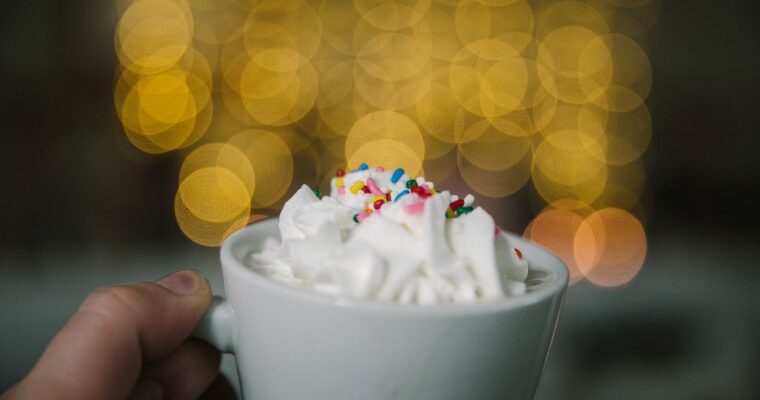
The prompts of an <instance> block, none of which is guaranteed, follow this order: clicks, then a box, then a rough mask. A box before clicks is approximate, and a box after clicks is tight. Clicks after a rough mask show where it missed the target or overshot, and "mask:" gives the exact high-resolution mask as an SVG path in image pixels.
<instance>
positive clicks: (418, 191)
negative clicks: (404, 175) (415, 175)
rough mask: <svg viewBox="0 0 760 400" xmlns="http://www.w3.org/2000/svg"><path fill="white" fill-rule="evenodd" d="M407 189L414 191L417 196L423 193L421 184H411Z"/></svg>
mask: <svg viewBox="0 0 760 400" xmlns="http://www.w3.org/2000/svg"><path fill="white" fill-rule="evenodd" d="M409 190H411V192H412V193H415V194H417V195H419V196H422V195H423V193H425V189H423V188H422V186H419V185H418V186H412V188H411V189H409Z"/></svg>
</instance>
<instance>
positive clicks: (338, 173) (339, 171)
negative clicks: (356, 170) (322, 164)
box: [335, 168, 346, 177]
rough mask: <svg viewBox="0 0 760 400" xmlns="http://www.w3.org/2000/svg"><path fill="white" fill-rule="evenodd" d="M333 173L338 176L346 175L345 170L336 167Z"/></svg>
mask: <svg viewBox="0 0 760 400" xmlns="http://www.w3.org/2000/svg"><path fill="white" fill-rule="evenodd" d="M335 175H337V176H338V177H341V176H344V175H346V170H345V169H343V168H338V170H337V171H335Z"/></svg>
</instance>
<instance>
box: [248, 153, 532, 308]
mask: <svg viewBox="0 0 760 400" xmlns="http://www.w3.org/2000/svg"><path fill="white" fill-rule="evenodd" d="M330 187H331V191H330V196H325V197H322V198H321V199H320V198H319V197H318V196H317V194H315V192H314V191H312V190H311V189H310V188H309V187H308V186H306V185H304V186H302V187H301V188H300V189H299V190H298V191H297V192H296V193H295V194H294V195H293V197H291V198H290V199H289V200H288V201H287V202H286V203H285V206H284V207H283V209H282V212H281V213H280V219H279V228H280V236H281V240H277V239H275V238H270V239H268V240H267V241H266V242H265V244H264V247H263V249H262V250H261V251H260V252H258V253H254V254H252V255H251V256H250V257H249V259H248V260H247V261H248V265H249V266H250V267H251V268H253V269H254V270H256V271H257V272H260V273H262V274H264V275H267V276H269V277H270V278H271V279H274V280H276V281H279V282H283V283H286V284H289V285H293V286H299V287H304V288H310V289H312V290H315V291H317V292H319V293H324V294H329V295H336V296H347V297H354V298H363V299H373V300H379V301H385V302H398V303H415V304H438V303H459V302H471V301H477V300H482V299H497V298H501V297H508V296H515V295H520V294H522V293H524V292H525V289H526V287H525V279H526V277H527V274H528V264H527V262H526V261H525V260H524V259H522V254H521V253H520V251H519V250H517V249H515V248H514V247H513V246H512V245H511V243H510V241H509V239H508V238H507V237H506V236H505V235H503V234H501V233H500V229H499V228H498V227H497V226H496V225H495V223H494V220H493V218H492V217H491V216H490V215H489V214H488V213H486V212H485V211H484V210H483V209H482V208H480V207H475V208H473V207H472V203H473V201H474V198H473V197H472V195H468V196H466V197H465V198H463V199H460V198H459V197H458V196H456V195H452V194H450V193H449V192H448V191H441V192H438V191H437V190H436V188H435V186H434V184H433V183H432V182H427V181H425V179H424V178H422V177H419V178H416V179H412V178H410V177H409V176H408V175H406V174H405V173H404V171H403V170H402V169H400V168H399V169H396V170H393V171H391V170H389V171H385V170H383V169H382V168H376V169H370V168H368V167H367V166H366V165H365V164H362V166H361V167H360V168H359V169H358V170H356V171H353V172H350V173H344V172H343V171H342V170H339V171H338V176H336V177H335V178H333V179H332V181H331V184H330Z"/></svg>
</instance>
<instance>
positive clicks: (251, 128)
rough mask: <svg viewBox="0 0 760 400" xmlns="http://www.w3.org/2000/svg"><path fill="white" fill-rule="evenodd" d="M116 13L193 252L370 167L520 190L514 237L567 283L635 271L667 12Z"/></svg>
mask: <svg viewBox="0 0 760 400" xmlns="http://www.w3.org/2000/svg"><path fill="white" fill-rule="evenodd" d="M116 9H117V12H118V15H119V20H118V23H117V25H116V29H115V35H114V44H115V50H116V54H117V56H118V60H119V68H118V71H117V74H116V80H115V86H114V104H115V108H116V112H117V115H118V117H119V119H120V121H121V124H122V126H123V130H124V133H125V135H126V137H127V139H128V140H129V141H130V142H131V143H132V144H133V145H134V146H135V147H136V148H138V149H140V150H141V151H144V152H147V153H150V154H159V153H166V152H173V151H176V152H179V153H180V154H181V155H183V157H184V161H183V163H182V165H181V167H180V171H179V186H178V188H177V196H176V198H175V209H176V210H175V212H176V216H177V221H178V224H179V226H180V228H181V229H182V231H183V232H184V233H185V234H186V235H187V236H188V237H189V238H190V239H191V240H193V241H195V242H197V243H200V244H203V245H208V246H218V245H219V244H220V243H221V242H222V241H223V240H224V238H225V237H226V235H229V234H230V233H231V232H234V231H235V230H236V229H240V228H241V227H243V226H245V224H247V223H248V222H249V221H251V220H253V219H254V217H252V215H254V216H266V215H277V213H278V208H279V207H280V206H281V205H282V203H283V201H284V200H285V199H286V198H287V196H288V194H289V193H290V191H292V190H294V189H295V188H296V187H297V186H299V185H300V184H302V183H307V184H309V185H312V186H313V187H315V188H317V187H320V188H322V189H323V190H325V189H327V188H328V184H327V182H328V180H329V178H330V177H331V176H333V174H334V171H335V169H336V168H338V167H345V166H347V167H348V168H355V167H356V166H358V165H359V164H361V163H362V162H367V163H370V164H384V165H386V166H389V165H400V166H402V167H404V168H405V169H406V170H407V172H409V173H412V174H422V173H424V174H426V175H427V177H428V178H429V179H433V180H435V181H442V180H447V179H450V178H455V179H461V181H462V182H463V184H465V185H467V186H468V187H469V188H470V189H471V190H472V191H473V192H474V193H475V194H478V195H481V196H486V197H494V198H503V197H507V196H513V195H525V196H528V197H530V202H531V207H532V208H533V210H534V211H535V212H536V216H535V218H534V219H533V220H532V222H530V224H529V225H528V228H527V229H526V231H525V236H526V237H528V238H529V239H531V240H534V241H536V242H538V243H540V244H542V245H544V246H546V247H548V248H550V249H552V250H554V251H555V252H556V253H557V254H558V255H559V256H560V257H561V258H563V259H564V260H565V261H566V262H567V264H568V266H569V267H570V271H571V279H572V281H573V282H576V281H579V280H584V279H585V280H588V281H589V282H591V283H593V284H596V285H600V286H616V285H622V284H624V283H626V282H628V281H630V280H631V279H632V278H633V277H634V276H635V275H636V274H637V273H638V271H639V270H640V269H641V264H642V263H643V260H644V258H645V255H646V235H645V233H644V232H645V231H644V229H643V226H644V224H643V222H644V218H645V215H646V213H645V212H644V207H643V204H644V202H643V201H642V196H644V195H645V193H646V191H645V188H646V181H647V171H646V168H645V166H644V163H643V161H642V157H643V155H644V154H645V152H646V150H647V148H648V146H649V143H650V141H651V135H652V126H651V125H652V118H651V115H650V109H649V106H648V104H647V98H648V97H649V95H650V92H651V87H652V70H651V66H650V63H649V57H648V55H647V49H648V45H647V42H646V36H647V33H648V31H649V30H650V29H651V28H652V26H653V25H654V24H655V22H656V20H657V14H658V12H659V2H658V0H565V1H550V0H477V1H457V0H413V1H396V0H383V1H379V2H378V1H368V0H353V1H328V0H288V1H283V0H262V1H255V2H254V1H250V2H247V1H237V0H221V1H210V0H117V4H116ZM522 189H526V190H522ZM624 255H625V256H624Z"/></svg>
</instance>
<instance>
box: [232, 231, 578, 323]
mask: <svg viewBox="0 0 760 400" xmlns="http://www.w3.org/2000/svg"><path fill="white" fill-rule="evenodd" d="M278 221H279V218H277V217H273V218H267V219H264V220H260V221H256V222H254V223H252V224H249V225H248V226H246V227H245V228H243V229H240V230H239V231H237V232H235V233H233V234H232V235H230V236H229V237H227V239H225V241H224V243H223V244H222V247H221V249H220V258H221V263H222V271H223V275H224V280H225V282H226V280H227V279H229V278H234V279H241V280H244V281H246V282H248V284H249V285H250V286H251V287H252V289H254V290H264V291H267V292H269V293H272V294H276V295H279V296H285V297H290V298H293V299H297V300H299V301H305V302H308V303H312V304H319V305H323V306H328V307H337V308H343V309H349V310H357V311H359V310H360V311H371V312H380V313H394V314H417V315H420V314H426V315H429V314H451V315H453V314H483V313H494V312H503V311H507V310H512V309H516V308H521V307H525V306H529V305H532V304H536V303H540V302H542V301H545V300H547V299H549V298H552V297H554V296H556V295H557V294H560V293H562V292H563V291H564V290H565V289H566V288H567V285H568V280H569V272H568V269H567V266H566V265H565V263H564V262H563V261H562V260H560V259H559V257H557V256H556V255H554V254H553V253H551V252H550V251H549V250H547V249H545V248H543V247H541V246H539V245H536V244H534V243H532V242H529V241H527V240H525V239H523V238H521V237H519V236H517V235H515V234H513V233H509V232H502V233H501V234H502V235H506V237H507V238H508V239H509V240H510V241H512V243H513V244H515V245H516V247H519V248H520V251H521V252H522V253H523V255H524V257H525V259H526V260H527V261H528V268H529V270H531V269H532V270H534V271H535V270H538V271H544V272H549V273H552V274H554V277H553V278H554V279H552V280H550V281H549V282H547V284H546V286H543V287H540V288H538V289H537V290H535V291H533V292H527V293H524V294H521V295H518V296H510V297H500V298H497V299H480V300H476V301H472V302H467V303H445V304H440V303H437V304H430V305H420V304H402V303H397V302H384V301H379V300H372V299H362V298H355V297H350V296H342V295H337V296H336V295H329V294H324V293H319V292H317V291H314V290H311V289H309V288H302V287H296V286H291V285H288V284H285V283H282V282H278V281H275V280H273V279H271V278H269V277H267V276H265V275H263V274H261V273H258V272H256V271H254V270H253V269H252V268H251V267H249V266H247V265H244V264H243V263H242V262H240V261H239V260H238V259H237V258H236V257H235V255H234V254H233V249H234V248H235V247H236V245H237V244H238V243H240V242H242V241H243V239H245V238H246V237H248V236H249V235H252V234H256V232H257V231H259V230H265V229H271V227H270V225H274V228H275V229H274V230H275V231H276V232H277V228H278ZM278 233H279V232H278ZM277 236H279V235H277ZM536 262H538V263H537V264H535V263H536ZM534 265H535V266H534Z"/></svg>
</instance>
